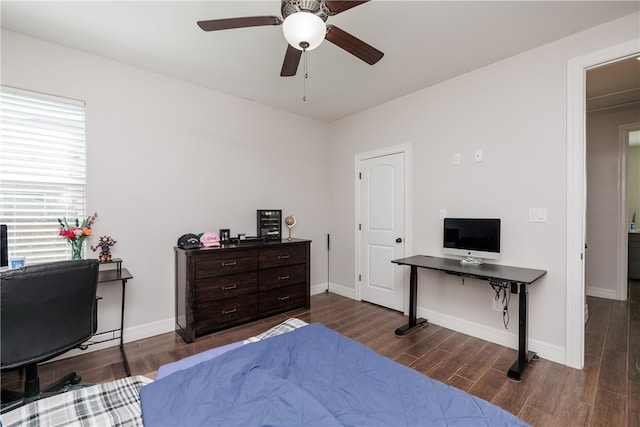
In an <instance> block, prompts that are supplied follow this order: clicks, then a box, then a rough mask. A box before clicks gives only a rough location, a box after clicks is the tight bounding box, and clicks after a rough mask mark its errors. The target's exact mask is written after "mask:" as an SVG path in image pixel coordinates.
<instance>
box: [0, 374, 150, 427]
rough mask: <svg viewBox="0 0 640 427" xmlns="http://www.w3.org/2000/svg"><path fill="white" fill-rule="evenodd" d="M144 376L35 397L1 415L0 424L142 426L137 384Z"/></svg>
mask: <svg viewBox="0 0 640 427" xmlns="http://www.w3.org/2000/svg"><path fill="white" fill-rule="evenodd" d="M151 382H152V380H150V379H149V378H147V377H143V376H140V375H138V376H135V377H127V378H122V379H119V380H116V381H111V382H108V383H104V384H97V385H94V386H91V387H84V388H79V389H75V390H71V391H68V392H66V393H62V394H58V395H55V396H51V397H48V398H46V399H40V400H36V401H34V402H31V403H29V404H28V405H24V406H22V407H20V408H17V409H14V410H13V411H11V412H7V413H6V414H2V416H0V421H2V426H4V427H13V426H16V427H17V426H25V427H31V426H51V427H53V426H122V427H125V426H126V427H134V426H142V412H141V409H140V387H142V386H143V385H145V384H149V383H151Z"/></svg>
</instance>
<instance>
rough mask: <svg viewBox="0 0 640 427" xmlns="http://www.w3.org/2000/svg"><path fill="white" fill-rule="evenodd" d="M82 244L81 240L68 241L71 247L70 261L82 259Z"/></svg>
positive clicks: (82, 240)
mask: <svg viewBox="0 0 640 427" xmlns="http://www.w3.org/2000/svg"><path fill="white" fill-rule="evenodd" d="M83 243H84V239H82V238H80V239H78V238H76V239H73V240H69V244H70V245H71V259H82V247H83Z"/></svg>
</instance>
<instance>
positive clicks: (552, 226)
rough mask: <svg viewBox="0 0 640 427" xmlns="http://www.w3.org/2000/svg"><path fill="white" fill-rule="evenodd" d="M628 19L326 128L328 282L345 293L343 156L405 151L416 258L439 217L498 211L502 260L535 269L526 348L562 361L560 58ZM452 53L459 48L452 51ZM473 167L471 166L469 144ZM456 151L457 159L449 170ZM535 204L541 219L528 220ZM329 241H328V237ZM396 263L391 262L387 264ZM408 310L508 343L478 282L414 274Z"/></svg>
mask: <svg viewBox="0 0 640 427" xmlns="http://www.w3.org/2000/svg"><path fill="white" fill-rule="evenodd" d="M638 22H639V15H638V14H633V15H629V16H628V17H625V18H622V19H619V20H617V21H614V22H611V23H608V24H606V25H602V26H599V27H596V28H594V29H591V30H589V31H585V32H583V33H578V34H575V35H573V36H571V37H569V38H567V39H563V40H560V41H558V42H554V43H551V44H549V45H546V46H543V47H541V48H538V49H535V50H532V51H529V52H526V53H524V54H521V55H518V56H514V57H512V58H509V59H507V60H504V61H501V62H498V63H496V64H493V65H490V66H487V67H484V68H482V69H479V70H476V71H473V72H470V73H468V74H465V75H462V76H459V77H457V78H454V79H451V80H449V81H446V82H444V83H441V84H438V85H435V86H432V87H429V88H426V89H424V90H422V91H419V92H416V93H413V94H411V95H408V96H406V97H403V98H401V99H398V100H395V101H392V102H389V103H387V104H384V105H380V106H377V107H375V108H372V109H370V110H368V111H365V112H363V113H360V114H357V115H354V116H352V117H349V118H346V119H344V120H342V121H340V122H337V123H335V125H334V129H333V138H332V144H333V150H332V155H331V159H330V162H331V204H332V212H333V213H332V218H331V235H332V239H333V241H336V240H337V241H336V244H333V245H332V248H333V249H332V253H331V265H332V266H333V269H332V270H333V271H332V280H331V281H332V282H336V284H337V285H339V286H340V287H343V288H345V289H350V288H355V284H354V277H355V264H354V260H355V247H354V235H353V231H352V230H353V229H354V224H355V218H354V215H355V213H354V203H353V199H354V184H353V182H354V178H355V174H354V170H353V169H354V167H353V164H354V161H353V159H354V156H355V155H356V154H357V153H361V152H366V151H371V150H374V149H378V148H381V147H386V146H392V145H397V144H400V143H409V144H412V146H413V159H412V167H411V170H412V171H413V174H412V176H411V177H410V181H411V185H412V194H410V195H409V197H411V198H412V203H413V208H412V210H411V212H409V216H410V218H409V220H410V221H411V222H412V224H413V225H412V227H413V235H412V236H408V237H407V242H408V244H409V245H410V247H412V249H409V250H410V251H412V252H413V253H416V254H419V253H421V254H427V255H436V256H437V255H441V249H440V246H441V244H440V241H441V240H440V239H441V227H442V223H441V221H440V220H439V217H438V214H439V210H440V209H446V210H447V213H448V215H449V216H463V217H464V216H466V217H473V216H479V217H500V218H502V220H503V225H502V227H503V228H502V259H501V260H500V262H501V263H502V264H506V265H514V266H522V267H531V268H540V269H545V270H547V271H548V273H547V275H546V276H544V277H543V278H542V279H541V280H539V281H538V282H536V283H535V284H534V285H532V286H531V289H530V293H529V297H530V306H529V308H530V311H529V313H530V315H529V338H530V339H529V344H530V348H531V349H532V350H534V351H538V352H539V353H540V354H541V356H542V357H545V358H550V359H552V360H556V361H559V362H561V363H563V362H564V352H565V323H566V319H565V313H566V311H565V310H566V298H565V296H566V292H567V288H566V287H567V283H566V250H567V242H566V224H567V221H568V219H567V217H566V212H567V211H566V203H567V193H566V191H567V188H566V174H567V166H566V164H567V163H566V162H567V157H566V156H567V140H566V138H567V101H566V98H567V61H568V60H570V59H571V58H575V57H578V56H580V55H583V54H585V53H588V52H592V51H596V50H599V49H602V48H604V47H607V46H611V45H616V44H619V43H622V42H626V41H628V40H633V39H637V38H638V35H639V32H638ZM461 54H463V53H461ZM477 149H481V150H483V151H484V161H483V162H482V163H474V162H473V153H474V151H475V150H477ZM453 153H460V154H461V156H462V162H461V164H460V165H452V155H453ZM532 207H534V208H535V207H544V208H547V211H548V222H546V223H530V222H528V210H529V208H532ZM333 236H336V237H335V238H334V237H333ZM399 268H402V267H399ZM419 281H420V289H419V298H418V313H419V314H420V313H422V314H424V315H425V316H424V317H428V318H429V317H430V318H431V320H432V321H433V322H434V323H440V324H444V325H446V326H450V327H454V328H456V329H458V330H462V331H463V332H466V333H470V334H473V335H477V336H481V337H483V338H486V339H491V340H494V341H496V342H501V343H506V344H507V345H510V346H511V347H514V348H515V347H516V345H517V335H516V331H517V313H518V311H517V309H518V304H517V302H516V301H515V299H512V301H511V323H510V326H509V331H508V332H505V331H504V328H503V326H502V318H501V316H500V314H499V313H496V312H494V311H492V309H491V304H490V291H489V290H488V285H487V284H486V282H479V281H474V280H467V281H466V284H465V285H464V286H461V284H460V280H459V279H457V278H455V277H450V276H446V275H443V274H440V273H438V272H430V271H421V272H420V274H419Z"/></svg>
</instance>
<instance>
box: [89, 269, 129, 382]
mask: <svg viewBox="0 0 640 427" xmlns="http://www.w3.org/2000/svg"><path fill="white" fill-rule="evenodd" d="M109 264H115V265H116V268H113V269H109V270H102V269H100V272H99V273H98V283H107V282H120V283H121V284H122V306H121V309H120V329H113V330H110V331H105V332H100V333H97V334H95V335H94V337H98V338H99V341H93V340H92V341H91V342H90V343H88V344H90V345H93V344H99V343H102V342H106V341H112V340H117V339H120V353H122V361H123V363H124V370H125V372H126V373H127V376H129V377H130V376H131V369H129V361H128V360H127V354H126V353H125V351H124V341H123V333H124V296H125V287H126V286H125V285H126V284H127V280H129V279H133V276H132V275H131V273H130V272H129V270H127V269H126V268H122V259H120V258H113V259H112V260H111V261H106V262H101V263H100V267H102V266H103V265H109ZM116 333H119V336H117V335H116ZM109 335H110V336H111V337H110V338H105V339H100V336H109Z"/></svg>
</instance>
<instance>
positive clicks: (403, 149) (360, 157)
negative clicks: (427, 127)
mask: <svg viewBox="0 0 640 427" xmlns="http://www.w3.org/2000/svg"><path fill="white" fill-rule="evenodd" d="M400 153H403V154H404V227H405V235H404V237H403V238H404V244H405V245H404V248H405V256H407V253H411V249H412V243H411V242H412V239H411V236H412V235H413V233H412V231H413V224H412V222H411V220H410V219H411V215H410V214H409V213H410V212H411V210H410V209H411V195H412V194H413V192H412V189H411V180H410V179H409V177H410V176H412V174H411V170H410V165H411V162H410V161H409V159H410V158H411V144H409V143H407V144H400V145H394V146H391V147H385V148H381V149H378V150H374V151H367V152H365V153H358V154H356V155H355V156H354V169H353V170H354V173H353V178H354V179H353V185H354V191H355V193H354V194H355V198H354V199H355V223H354V225H355V226H354V227H353V229H354V242H355V257H354V258H355V265H354V267H355V268H354V277H353V280H354V283H355V291H356V295H355V296H356V299H357V300H358V301H362V294H361V286H360V285H361V283H360V280H359V278H358V275H359V274H360V259H361V253H360V232H359V230H358V224H359V223H361V221H360V215H361V212H360V199H361V194H360V178H359V173H360V163H361V162H362V161H364V160H369V159H373V158H376V157H384V156H390V155H393V154H400ZM407 283H408V276H407V275H406V274H405V275H404V280H403V286H404V288H405V292H404V295H405V298H404V300H405V301H404V310H403V312H404V313H405V314H406V313H407V307H408V302H407V298H408V292H407Z"/></svg>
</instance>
